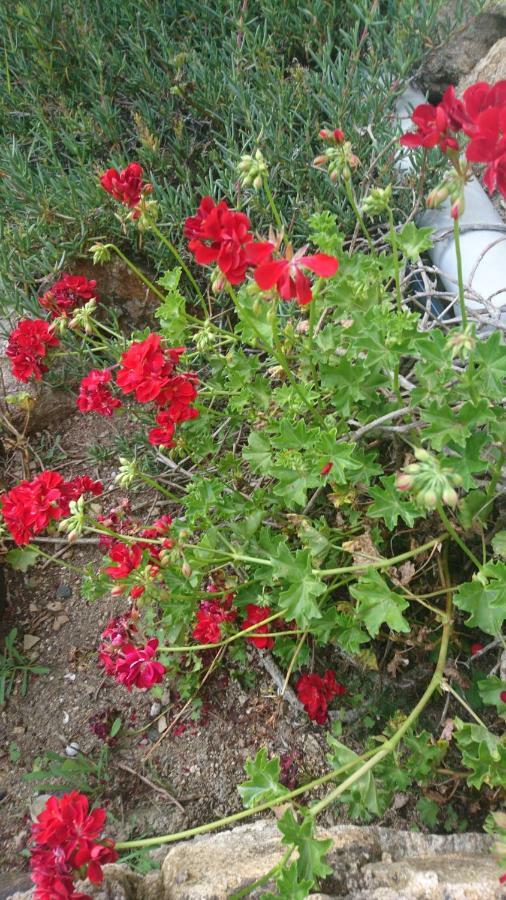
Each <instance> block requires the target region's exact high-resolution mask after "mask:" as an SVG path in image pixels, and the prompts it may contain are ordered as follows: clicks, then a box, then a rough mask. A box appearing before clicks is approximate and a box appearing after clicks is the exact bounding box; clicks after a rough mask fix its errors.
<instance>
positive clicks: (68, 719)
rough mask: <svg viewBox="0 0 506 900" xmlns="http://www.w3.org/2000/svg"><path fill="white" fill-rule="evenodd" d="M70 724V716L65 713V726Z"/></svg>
mask: <svg viewBox="0 0 506 900" xmlns="http://www.w3.org/2000/svg"><path fill="white" fill-rule="evenodd" d="M69 722H70V716H69V714H68V712H64V713H63V724H64V725H68V724H69Z"/></svg>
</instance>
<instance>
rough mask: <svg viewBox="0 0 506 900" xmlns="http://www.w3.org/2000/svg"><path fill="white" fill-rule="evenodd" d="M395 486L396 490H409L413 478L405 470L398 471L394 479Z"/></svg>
mask: <svg viewBox="0 0 506 900" xmlns="http://www.w3.org/2000/svg"><path fill="white" fill-rule="evenodd" d="M395 486H396V488H397V490H398V491H409V489H410V488H411V487H413V479H412V478H410V477H409V475H407V474H406V473H405V472H399V473H398V474H397V476H396V479H395Z"/></svg>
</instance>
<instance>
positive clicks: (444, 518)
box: [437, 503, 481, 571]
mask: <svg viewBox="0 0 506 900" xmlns="http://www.w3.org/2000/svg"><path fill="white" fill-rule="evenodd" d="M437 511H438V513H439V518H440V519H441V521H442V523H443V525H444V527H445V528H446V530H447V532H448V534H449V535H450V537H452V538H453V540H454V541H455V543H456V544H458V545H459V547H460V549H461V550H463V551H464V553H465V554H466V556H468V557H469V559H470V560H471V562H472V563H474V565H475V566H476V568H477V569H478V571H480V569H481V563H480V562H479V560H478V559H477V558H476V556H475V555H474V553H473V552H472V550H470V549H469V547H467V545H466V544H465V543H464V541H463V540H462V538H461V537H460V536H459V535H458V534H457V532H456V531H455V528H454V527H453V525H452V523H451V522H450V520H449V518H448V516H447V515H446V513H445V511H444V509H443V507H442V505H441V503H440V504H439V505H438V507H437Z"/></svg>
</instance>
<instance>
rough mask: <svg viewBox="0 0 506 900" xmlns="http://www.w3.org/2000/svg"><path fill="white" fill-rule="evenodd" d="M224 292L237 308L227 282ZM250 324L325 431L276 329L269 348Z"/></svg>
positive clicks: (320, 418) (235, 300) (322, 421)
mask: <svg viewBox="0 0 506 900" xmlns="http://www.w3.org/2000/svg"><path fill="white" fill-rule="evenodd" d="M226 290H227V292H228V294H229V295H230V298H231V300H232V302H233V304H234V306H235V307H236V308H237V306H238V302H237V294H236V293H235V291H234V288H233V287H232V285H231V284H230V283H229V282H228V281H227V282H226ZM250 324H251V327H252V328H253V331H254V332H255V334H256V336H257V338H258V340H259V341H260V343H261V344H262V346H263V347H265V349H266V350H267V352H268V353H272V355H273V356H274V359H275V360H276V362H277V363H278V365H279V366H281V368H282V369H283V372H284V373H285V375H286V377H287V378H288V381H289V382H290V384H291V385H292V387H293V389H294V391H295V392H296V393H297V394H298V396H299V397H300V399H301V400H302V402H303V404H304V406H305V407H306V409H307V410H308V411H309V412H310V413H311V415H312V416H313V418H315V419H316V420H317V422H318V424H319V425H320V427H321V428H323V429H324V431H326V430H327V426H326V425H325V421H324V419H323V416H322V415H321V414H320V413H319V412H318V410H317V409H315V407H314V405H312V404H311V403H310V401H309V400H308V398H307V396H306V393H305V391H303V389H302V387H301V385H300V384H299V383H298V381H297V379H296V378H295V376H294V374H293V372H292V370H291V368H290V363H289V361H288V359H287V357H286V356H285V353H284V351H283V348H282V347H281V344H280V341H279V339H278V337H277V333H276V332H277V329H276V327H275V326H273V344H274V346H273V347H269V346H268V345H266V344H265V342H264V340H263V338H262V335H261V334H260V332H259V331H258V329H257V328H256V327H255V324H254V322H251V323H250Z"/></svg>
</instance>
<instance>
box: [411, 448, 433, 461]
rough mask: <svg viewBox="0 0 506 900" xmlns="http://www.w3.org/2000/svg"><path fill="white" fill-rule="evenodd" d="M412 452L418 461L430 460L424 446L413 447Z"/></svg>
mask: <svg viewBox="0 0 506 900" xmlns="http://www.w3.org/2000/svg"><path fill="white" fill-rule="evenodd" d="M414 454H415V456H416V458H417V459H419V460H420V462H428V461H429V460H430V453H429V452H428V450H425V449H424V447H415V450H414Z"/></svg>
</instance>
